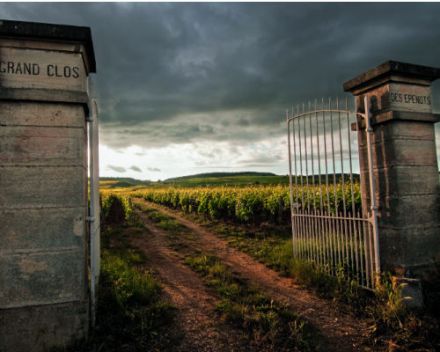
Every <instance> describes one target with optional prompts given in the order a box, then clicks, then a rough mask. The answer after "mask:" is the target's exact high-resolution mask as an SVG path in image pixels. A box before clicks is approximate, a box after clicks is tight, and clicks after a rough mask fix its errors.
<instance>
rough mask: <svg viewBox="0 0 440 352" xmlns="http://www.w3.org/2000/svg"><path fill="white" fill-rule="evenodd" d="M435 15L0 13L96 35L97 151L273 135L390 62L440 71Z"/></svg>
mask: <svg viewBox="0 0 440 352" xmlns="http://www.w3.org/2000/svg"><path fill="white" fill-rule="evenodd" d="M439 10H440V4H436V3H429V4H427V3H425V4H418V3H417V4H416V3H413V4H409V3H389V4H386V3H369V4H349V3H343V4H338V3H321V4H317V3H313V4H301V3H283V4H251V3H244V4H215V3H209V4H202V3H197V4H167V3H156V4H153V3H136V4H127V3H111V4H110V3H107V4H105V3H100V4H93V3H88V4H87V3H76V4H68V3H66V4H53V3H52V4H38V3H32V4H23V3H21V4H1V5H0V13H1V14H2V15H1V17H3V18H6V19H16V20H30V21H43V22H52V23H66V24H74V25H86V26H91V27H92V32H93V37H94V44H95V50H96V58H97V69H98V74H97V78H96V86H95V90H96V94H97V95H98V96H99V98H100V107H101V119H102V121H103V131H104V133H105V134H106V136H105V137H104V141H105V143H107V144H110V145H113V146H127V145H130V144H139V145H143V146H148V145H157V144H162V145H163V144H166V143H173V142H176V143H181V142H185V141H197V140H202V139H207V140H229V139H230V138H232V139H235V140H249V139H253V140H258V139H260V138H266V137H268V136H270V135H280V134H282V133H284V127H283V126H282V125H280V121H282V119H283V111H284V110H285V108H287V107H289V106H291V105H292V104H296V103H300V102H303V101H305V100H308V99H314V98H315V97H321V96H337V95H338V96H341V95H343V92H342V83H343V82H344V81H345V80H347V79H350V78H352V77H353V76H355V75H357V74H359V73H361V72H362V71H364V70H366V69H368V68H371V67H374V66H376V65H377V64H380V63H382V62H384V61H386V60H388V59H395V60H401V61H406V62H414V63H418V64H425V65H432V66H440V46H439V45H438V43H439V41H440V26H439V18H438V14H439ZM438 90H439V89H437V91H438ZM434 100H437V102H438V101H440V99H439V98H438V93H436V98H435V99H434ZM116 136H118V138H114V137H116Z"/></svg>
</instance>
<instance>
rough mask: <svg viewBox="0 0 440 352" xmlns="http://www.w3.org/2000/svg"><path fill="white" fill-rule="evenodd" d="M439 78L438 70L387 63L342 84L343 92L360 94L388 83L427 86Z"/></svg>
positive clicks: (406, 64) (396, 62)
mask: <svg viewBox="0 0 440 352" xmlns="http://www.w3.org/2000/svg"><path fill="white" fill-rule="evenodd" d="M437 78H440V68H434V67H429V66H421V65H414V64H408V63H404V62H398V61H387V62H384V63H383V64H381V65H379V66H377V67H375V68H373V69H371V70H368V71H366V72H364V73H362V74H360V75H359V76H357V77H355V78H353V79H351V80H349V81H347V82H345V83H344V85H343V87H344V91H346V92H351V93H353V94H354V95H358V94H361V93H363V92H365V91H368V90H370V89H372V88H375V87H377V86H380V85H383V84H385V83H389V82H399V83H407V84H414V85H422V86H429V85H430V83H431V82H432V81H434V80H436V79H437Z"/></svg>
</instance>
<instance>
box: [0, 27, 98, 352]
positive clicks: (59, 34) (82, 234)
mask: <svg viewBox="0 0 440 352" xmlns="http://www.w3.org/2000/svg"><path fill="white" fill-rule="evenodd" d="M25 67H27V69H25ZM29 67H33V68H34V69H33V70H32V72H30V69H29ZM90 72H95V60H94V53H93V45H92V42H91V34H90V29H89V28H85V27H73V26H60V25H49V24H41V23H29V22H15V21H0V351H1V352H21V351H23V352H24V351H26V352H28V351H33V352H39V351H48V350H50V349H51V348H53V347H65V346H68V345H69V344H70V343H71V342H72V341H74V340H76V339H82V338H85V337H86V336H87V333H88V330H89V287H88V286H89V284H88V283H89V277H88V276H89V274H88V260H89V255H88V253H89V251H88V233H87V232H88V231H87V226H86V225H87V222H86V219H87V218H86V217H87V212H88V201H87V187H88V186H87V128H86V113H87V111H86V109H87V101H88V89H87V87H88V75H89V73H90Z"/></svg>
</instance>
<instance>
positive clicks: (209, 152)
mask: <svg viewBox="0 0 440 352" xmlns="http://www.w3.org/2000/svg"><path fill="white" fill-rule="evenodd" d="M285 139H286V138H283V137H279V138H274V139H271V140H263V141H258V142H252V143H249V144H245V145H243V144H237V145H234V144H231V143H230V142H207V141H206V142H197V143H186V144H170V145H168V146H164V147H153V148H151V147H150V148H144V147H140V146H129V147H126V148H120V149H115V148H111V147H110V146H108V145H105V144H101V145H100V148H99V149H100V173H101V175H102V176H110V177H133V178H137V179H143V180H153V181H156V180H164V179H167V178H171V177H177V176H182V175H191V174H197V173H204V172H216V171H217V172H220V171H227V172H237V171H264V172H273V173H276V174H280V175H286V174H287V173H288V163H287V149H286V148H287V147H286V141H285ZM139 170H140V171H139Z"/></svg>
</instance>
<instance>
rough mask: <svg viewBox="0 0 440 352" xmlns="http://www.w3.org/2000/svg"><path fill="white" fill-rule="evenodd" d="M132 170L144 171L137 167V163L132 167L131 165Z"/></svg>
mask: <svg viewBox="0 0 440 352" xmlns="http://www.w3.org/2000/svg"><path fill="white" fill-rule="evenodd" d="M130 170H133V171H136V172H142V170H141V169H140V168H139V167H137V166H136V165H133V166H132V167H130Z"/></svg>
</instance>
